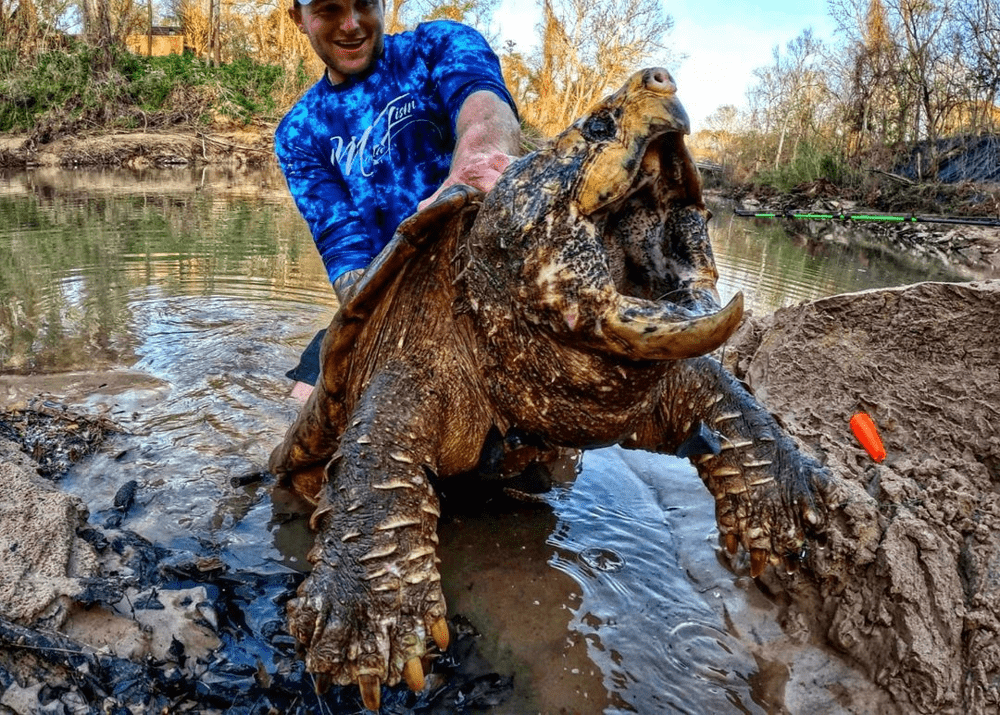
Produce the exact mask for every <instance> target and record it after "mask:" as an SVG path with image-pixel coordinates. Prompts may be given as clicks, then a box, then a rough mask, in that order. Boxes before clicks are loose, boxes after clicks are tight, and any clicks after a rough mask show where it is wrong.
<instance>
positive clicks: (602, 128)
mask: <svg viewBox="0 0 1000 715" xmlns="http://www.w3.org/2000/svg"><path fill="white" fill-rule="evenodd" d="M617 129H618V127H617V125H615V120H614V118H612V116H611V114H610V113H608V112H598V113H597V114H595V115H593V116H592V117H590V118H588V119H587V121H585V122H584V123H583V129H582V131H583V138H584V139H586V140H587V141H591V142H599V141H607V140H608V139H612V138H613V137H614V136H615V132H616V131H617Z"/></svg>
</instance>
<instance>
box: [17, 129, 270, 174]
mask: <svg viewBox="0 0 1000 715" xmlns="http://www.w3.org/2000/svg"><path fill="white" fill-rule="evenodd" d="M273 139H274V128H273V127H270V126H261V127H249V128H215V129H205V130H200V129H177V130H170V131H167V130H150V131H142V130H136V131H131V132H115V133H110V134H109V133H106V132H96V131H95V132H89V133H88V132H81V133H78V134H67V135H62V136H59V137H58V138H56V139H54V140H52V141H49V142H46V143H41V142H39V141H37V140H36V139H35V138H34V137H32V136H0V167H8V168H13V169H30V168H34V167H53V166H58V167H62V168H66V169H72V168H83V167H101V166H118V167H125V168H130V169H145V168H148V167H161V168H162V167H188V166H204V165H226V166H234V167H241V166H262V165H265V164H268V163H270V162H273V161H274V142H273Z"/></svg>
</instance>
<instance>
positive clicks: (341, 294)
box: [285, 268, 365, 402]
mask: <svg viewBox="0 0 1000 715" xmlns="http://www.w3.org/2000/svg"><path fill="white" fill-rule="evenodd" d="M364 272H365V270H364V269H363V268H358V269H355V270H353V271H348V272H347V273H345V274H343V275H342V276H340V278H338V279H337V280H335V281H334V282H333V291H334V292H335V293H336V294H337V300H338V301H339V302H340V304H341V305H343V304H344V301H346V300H347V299H348V298H349V297H350V295H351V293H352V292H353V287H354V283H355V282H356V281H357V280H358V278H360V277H361V275H362V274H363V273H364ZM324 335H326V330H325V329H324V330H320V331H319V332H318V333H316V335H315V336H313V339H312V340H311V341H310V343H309V345H308V346H307V347H306V349H305V351H304V352H303V353H302V356H301V357H300V358H299V364H298V365H296V366H295V367H294V368H292V369H291V370H289V371H288V372H287V373H285V375H286V376H287V377H288V378H290V379H292V380H295V384H294V385H292V397H294V398H295V399H296V400H298V401H299V402H305V401H306V400H308V399H309V395H311V394H312V391H313V388H314V387H315V386H316V380H318V379H319V359H320V354H319V352H320V347H321V346H322V345H323V336H324Z"/></svg>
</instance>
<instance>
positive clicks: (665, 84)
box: [646, 67, 677, 94]
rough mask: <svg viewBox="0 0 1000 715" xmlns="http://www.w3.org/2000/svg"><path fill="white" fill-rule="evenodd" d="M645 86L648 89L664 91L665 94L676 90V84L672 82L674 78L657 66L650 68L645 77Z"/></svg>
mask: <svg viewBox="0 0 1000 715" xmlns="http://www.w3.org/2000/svg"><path fill="white" fill-rule="evenodd" d="M646 86H647V87H649V89H653V90H656V91H658V92H665V93H667V94H672V93H674V92H676V91H677V85H676V84H675V83H674V78H673V77H671V76H670V73H669V72H667V71H666V70H665V69H663V68H662V67H657V68H656V69H654V70H651V71H650V73H649V75H648V76H647V77H646Z"/></svg>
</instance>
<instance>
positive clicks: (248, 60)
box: [0, 0, 1000, 188]
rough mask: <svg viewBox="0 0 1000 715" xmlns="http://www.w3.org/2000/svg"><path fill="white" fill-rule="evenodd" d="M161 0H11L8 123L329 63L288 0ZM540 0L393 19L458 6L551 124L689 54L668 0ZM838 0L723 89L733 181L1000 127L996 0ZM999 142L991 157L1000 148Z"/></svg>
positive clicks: (1, 9)
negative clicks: (154, 40)
mask: <svg viewBox="0 0 1000 715" xmlns="http://www.w3.org/2000/svg"><path fill="white" fill-rule="evenodd" d="M157 2H158V4H156V5H155V6H154V5H152V4H151V3H152V0H145V2H144V0H0V131H5V132H9V131H22V132H24V131H30V132H34V134H35V135H36V137H37V138H38V140H40V141H45V140H47V139H50V138H52V137H54V136H56V135H58V134H59V133H60V132H66V131H74V130H79V129H81V128H87V127H95V128H102V127H105V128H106V127H109V126H111V127H114V126H126V127H150V126H152V127H157V126H170V125H177V124H183V123H212V122H219V121H239V122H250V121H253V120H261V121H264V122H274V121H276V120H277V119H278V118H279V117H280V116H281V114H282V113H283V112H284V111H285V109H287V108H288V107H289V106H291V104H292V103H293V102H294V101H295V99H296V98H297V97H298V96H299V95H300V94H301V92H302V91H303V90H304V89H305V88H306V87H307V86H308V85H309V84H311V83H312V82H313V81H314V79H315V78H316V77H318V76H319V75H320V73H321V72H322V69H323V68H322V66H321V65H320V64H319V62H318V60H317V59H316V58H315V56H314V54H313V52H312V50H311V48H310V47H309V44H308V41H307V40H306V38H305V37H304V36H303V35H302V34H301V33H300V32H299V31H298V28H296V27H295V26H294V24H293V23H292V21H291V20H290V18H289V17H288V12H287V11H288V2H286V0H157ZM536 2H537V7H538V10H539V14H540V16H541V18H542V19H541V22H540V23H539V25H538V26H537V27H536V28H535V30H536V36H535V42H534V44H533V45H532V46H531V47H519V46H517V45H515V44H514V43H511V42H508V43H507V44H506V45H503V46H500V40H499V38H498V37H497V36H496V33H495V31H494V29H493V26H492V25H491V23H492V19H493V15H494V13H495V11H496V9H497V6H498V4H499V0H386V25H387V30H388V31H389V32H397V31H401V30H404V29H407V28H410V27H413V26H415V25H416V24H417V23H418V22H420V21H422V20H425V19H432V18H448V19H452V20H459V21H463V22H466V23H468V24H471V25H473V26H475V27H477V28H478V29H479V30H480V31H481V32H482V33H483V34H484V35H485V36H486V37H487V39H488V40H490V41H491V43H492V44H493V46H494V47H495V48H497V49H498V54H499V55H500V57H501V61H502V65H503V71H504V75H505V78H506V80H507V83H508V86H509V87H510V88H511V91H512V93H513V94H514V96H515V99H516V100H517V103H518V107H519V108H520V111H521V115H522V118H523V119H524V121H525V123H526V127H527V128H528V129H529V130H530V131H529V132H528V134H529V135H535V136H550V135H551V134H553V133H554V132H556V131H558V130H559V129H561V128H563V127H565V126H567V125H568V124H569V123H570V122H571V121H573V120H574V119H575V118H576V117H577V116H579V115H580V114H581V113H582V112H584V111H586V109H587V108H588V106H589V105H590V104H591V103H593V102H594V101H596V100H597V99H599V98H600V97H602V96H604V95H605V94H607V93H608V92H610V91H611V90H613V89H614V88H616V87H617V86H619V85H620V84H621V82H622V81H623V80H624V79H625V78H626V77H627V76H628V75H629V74H631V73H632V72H633V71H634V70H635V69H637V68H639V67H643V66H648V65H650V64H661V65H665V66H667V67H668V68H669V67H671V66H672V65H674V64H676V62H678V61H683V58H681V57H677V56H676V55H675V54H674V53H673V52H672V51H671V48H670V43H669V35H670V30H671V27H672V20H671V18H670V17H669V16H668V15H667V14H666V13H665V11H664V7H663V3H662V0H536ZM829 7H830V13H831V15H832V17H833V19H834V20H835V22H836V24H837V27H838V33H837V35H836V37H835V39H834V41H833V42H830V43H824V42H822V41H820V40H819V39H817V38H816V37H814V36H813V34H812V32H811V31H810V30H808V29H805V30H803V31H802V32H801V34H800V35H799V36H798V37H795V38H793V39H791V40H790V41H789V42H788V43H787V44H786V46H785V47H784V48H779V47H775V48H774V51H773V57H772V61H771V63H770V64H769V65H767V66H764V67H759V68H757V69H756V70H755V71H754V80H755V81H754V84H753V86H752V87H751V89H750V90H749V92H748V95H747V97H746V103H745V105H743V106H741V107H737V106H736V105H735V104H729V105H723V106H720V107H719V109H718V110H716V112H715V113H714V114H713V115H711V117H710V118H709V120H708V122H707V126H706V127H704V128H702V129H701V130H700V131H699V132H698V133H697V134H696V135H695V136H694V137H693V138H692V142H691V144H692V146H694V148H695V150H696V153H698V154H699V155H700V156H701V157H702V158H705V159H708V160H711V161H713V162H715V163H717V164H719V165H720V167H721V168H722V171H723V173H724V175H725V176H726V177H728V178H729V179H730V180H731V181H736V182H743V181H750V180H754V181H758V182H764V183H770V184H773V185H775V186H779V187H782V188H787V187H789V186H794V185H796V184H800V183H802V182H807V181H814V180H816V179H819V178H823V179H826V180H828V181H831V182H834V183H837V184H842V185H857V184H860V183H863V182H865V181H866V177H867V176H868V175H869V174H870V173H871V171H872V170H877V171H880V172H886V173H898V172H900V171H902V170H903V169H901V160H902V158H904V157H905V159H906V164H907V168H906V171H907V172H908V175H909V176H910V178H911V179H914V180H922V179H925V178H928V177H933V176H935V175H936V173H937V171H938V169H939V168H940V167H941V166H942V164H943V163H944V162H948V161H950V160H951V158H952V157H953V156H954V155H955V154H956V153H957V152H961V151H962V150H963V146H965V145H966V144H967V142H965V141H964V139H962V138H969V139H970V140H973V139H975V140H977V141H978V140H981V138H982V137H983V136H987V135H991V134H996V133H997V132H998V128H1000V127H998V125H1000V107H998V106H997V101H998V99H1000V69H998V68H1000V3H997V0H830V5H829ZM151 19H152V22H153V24H162V25H171V26H175V27H179V28H180V29H181V31H182V32H183V33H184V36H185V41H186V45H187V47H188V50H187V53H186V54H185V55H184V56H181V57H167V58H147V57H138V56H135V55H132V54H130V53H128V52H127V51H125V50H124V49H123V47H124V38H125V36H126V35H128V34H130V33H131V34H134V33H143V32H146V31H147V28H148V27H149V25H150V22H151ZM725 99H726V98H720V100H725ZM996 143H997V144H998V145H1000V140H998V141H997V142H996ZM982 156H983V158H982V159H981V162H983V163H984V167H982V169H983V171H987V173H988V169H989V168H990V167H989V166H988V165H989V164H991V163H992V165H996V164H997V163H998V162H997V160H996V156H997V154H996V153H993V154H989V153H985V154H983V155H982ZM973 168H974V167H973ZM981 173H982V172H981ZM998 180H1000V179H998Z"/></svg>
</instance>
